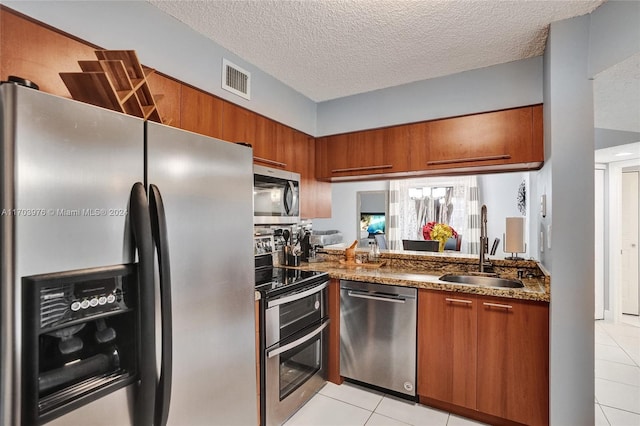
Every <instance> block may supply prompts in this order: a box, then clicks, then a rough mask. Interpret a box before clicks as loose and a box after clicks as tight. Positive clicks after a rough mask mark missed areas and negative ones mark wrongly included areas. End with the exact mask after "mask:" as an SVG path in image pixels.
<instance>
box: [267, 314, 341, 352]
mask: <svg viewBox="0 0 640 426" xmlns="http://www.w3.org/2000/svg"><path fill="white" fill-rule="evenodd" d="M330 322H331V320H330V319H328V320H327V321H325V322H324V323H322V325H321V326H320V327H318V328H316V329H315V330H313V331H312V332H311V333H309V334H307V335H306V336H302V337H301V338H299V339H297V340H294V341H293V342H291V343H287V344H286V345H284V346H280V347H279V348H277V349H274V350H272V351H268V352H267V358H273V357H274V356H276V355H280V354H281V353H283V352H286V351H288V350H290V349H293V348H295V347H297V346H300V345H302V344H303V343H305V342H308V341H309V340H311V339H313V338H314V337H316V336H317V335H318V334H320V333H321V332H322V330H324V329H325V328H326V327H327V326H328V325H329V323H330Z"/></svg>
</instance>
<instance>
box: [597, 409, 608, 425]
mask: <svg viewBox="0 0 640 426" xmlns="http://www.w3.org/2000/svg"><path fill="white" fill-rule="evenodd" d="M596 405H597V406H598V407H599V408H600V412H601V413H602V415H603V416H604V419H605V420H606V421H607V424H608V425H609V426H611V422H610V421H609V417H607V413H605V412H604V410H603V409H602V405H600V404H596Z"/></svg>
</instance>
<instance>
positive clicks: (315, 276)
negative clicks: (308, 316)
mask: <svg viewBox="0 0 640 426" xmlns="http://www.w3.org/2000/svg"><path fill="white" fill-rule="evenodd" d="M255 278H256V290H258V291H260V292H261V293H262V294H263V295H264V296H266V297H274V296H278V295H281V294H283V293H288V292H293V291H296V290H298V289H299V288H301V287H306V286H308V285H314V284H319V283H321V282H323V281H328V280H329V274H327V273H326V272H314V271H301V270H299V269H287V268H277V267H263V268H256V275H255Z"/></svg>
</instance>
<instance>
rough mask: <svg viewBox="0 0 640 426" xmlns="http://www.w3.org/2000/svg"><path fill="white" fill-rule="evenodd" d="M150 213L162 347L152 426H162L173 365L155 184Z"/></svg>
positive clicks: (166, 264) (163, 231) (161, 215)
mask: <svg viewBox="0 0 640 426" xmlns="http://www.w3.org/2000/svg"><path fill="white" fill-rule="evenodd" d="M149 210H150V212H151V229H152V233H153V240H154V243H155V247H156V253H157V255H158V269H159V276H160V311H161V315H160V317H161V320H160V322H161V325H162V345H161V351H162V354H161V355H162V356H161V361H160V380H159V382H158V392H157V393H156V408H155V418H154V425H155V426H164V425H166V424H167V418H168V417H169V405H170V403H171V379H172V372H173V369H172V365H173V361H172V359H173V350H172V347H173V341H172V336H171V332H172V327H173V324H172V314H171V267H170V265H171V264H170V261H169V242H168V238H167V220H166V217H165V211H164V203H163V201H162V196H161V195H160V190H159V189H158V187H157V186H156V185H153V184H151V185H149Z"/></svg>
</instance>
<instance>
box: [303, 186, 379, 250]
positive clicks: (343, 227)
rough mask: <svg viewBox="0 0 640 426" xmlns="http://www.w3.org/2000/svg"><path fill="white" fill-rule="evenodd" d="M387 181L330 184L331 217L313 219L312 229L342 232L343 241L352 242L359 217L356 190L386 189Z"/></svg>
mask: <svg viewBox="0 0 640 426" xmlns="http://www.w3.org/2000/svg"><path fill="white" fill-rule="evenodd" d="M388 190H389V181H388V180H380V181H371V182H340V183H333V184H331V218H330V219H314V220H313V229H314V230H319V231H328V230H331V229H337V230H338V231H340V232H342V235H343V241H344V242H345V243H352V242H353V241H354V240H357V239H359V236H358V233H357V230H358V227H359V221H360V219H359V218H357V217H356V212H357V207H356V204H357V198H358V197H357V192H358V191H388Z"/></svg>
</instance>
